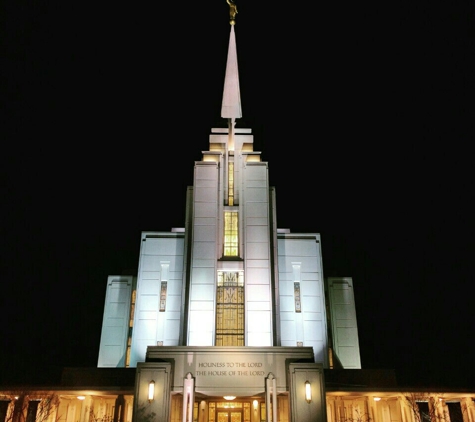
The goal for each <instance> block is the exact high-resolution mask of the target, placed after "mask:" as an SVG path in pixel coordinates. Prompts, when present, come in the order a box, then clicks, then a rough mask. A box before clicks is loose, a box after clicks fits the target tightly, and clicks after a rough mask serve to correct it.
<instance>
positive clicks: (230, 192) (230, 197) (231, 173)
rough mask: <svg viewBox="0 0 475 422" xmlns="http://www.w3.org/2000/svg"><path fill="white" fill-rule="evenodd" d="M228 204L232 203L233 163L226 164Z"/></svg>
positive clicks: (231, 204)
mask: <svg viewBox="0 0 475 422" xmlns="http://www.w3.org/2000/svg"><path fill="white" fill-rule="evenodd" d="M228 205H230V206H233V205H234V163H233V162H230V163H229V165H228Z"/></svg>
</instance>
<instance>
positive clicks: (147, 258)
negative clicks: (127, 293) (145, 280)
mask: <svg viewBox="0 0 475 422" xmlns="http://www.w3.org/2000/svg"><path fill="white" fill-rule="evenodd" d="M140 270H141V272H142V271H147V272H150V271H155V272H157V271H158V272H159V271H160V270H161V267H160V260H159V259H157V256H156V255H142V256H141V257H140Z"/></svg>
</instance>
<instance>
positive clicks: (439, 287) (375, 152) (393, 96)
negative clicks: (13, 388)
mask: <svg viewBox="0 0 475 422" xmlns="http://www.w3.org/2000/svg"><path fill="white" fill-rule="evenodd" d="M256 3H259V4H256ZM237 6H238V15H237V20H236V26H235V31H236V41H237V51H238V65H239V71H240V87H241V100H242V110H243V118H242V119H240V120H238V122H237V125H236V126H237V127H250V128H252V129H253V133H254V135H255V137H254V142H255V148H254V149H255V150H257V151H262V159H263V160H264V161H267V162H268V163H269V175H270V181H271V185H273V186H275V187H276V192H277V219H278V226H279V227H280V228H290V229H291V231H293V232H312V233H320V234H321V236H322V251H323V252H322V253H323V265H324V276H349V277H353V283H354V286H355V287H354V288H355V299H356V306H357V319H358V327H359V341H360V349H361V360H362V366H363V368H368V369H369V368H386V369H396V371H397V373H398V374H400V375H399V376H400V377H401V380H403V381H406V380H408V381H410V382H427V383H429V382H430V383H442V384H445V385H457V386H462V385H469V384H472V385H473V384H475V381H474V379H475V376H474V375H475V371H474V369H473V350H474V343H475V337H474V324H475V313H474V311H473V309H474V305H475V301H474V293H473V292H474V290H475V289H474V287H473V286H474V282H475V271H474V268H473V262H474V256H475V241H474V239H475V238H474V235H475V230H474V228H475V223H474V215H475V214H474V211H475V207H474V202H475V198H474V174H473V168H474V155H473V143H474V140H475V136H474V135H475V131H474V129H475V128H474V126H475V125H474V121H475V106H474V101H473V98H474V96H473V94H474V92H475V89H474V88H475V86H474V76H473V75H474V70H475V69H474V68H475V66H474V63H473V53H474V51H475V48H474V47H475V32H474V25H473V22H474V18H475V13H474V4H473V2H472V1H467V2H463V1H462V2H452V3H451V4H450V5H449V4H447V2H445V4H442V3H440V4H439V3H436V2H428V1H426V2H416V3H415V2H409V1H402V2H399V3H394V2H393V3H387V2H386V3H385V2H374V1H371V2H369V3H368V2H366V3H364V2H363V3H362V2H347V3H342V2H338V3H332V4H328V3H327V4H315V3H312V4H308V3H307V4H303V3H298V2H293V3H289V4H285V5H284V4H280V5H276V4H271V3H265V4H263V3H262V2H251V1H249V0H243V1H242V2H237ZM2 9H3V11H2V15H3V20H4V23H3V29H4V32H3V35H2V54H1V56H0V57H1V60H2V62H1V66H0V71H1V75H0V81H1V82H0V84H1V94H0V95H1V100H2V101H1V108H0V118H1V120H0V137H1V139H2V153H1V154H0V159H1V166H0V193H1V207H0V222H1V225H0V247H1V250H0V280H1V290H0V310H1V314H2V324H1V327H0V338H1V340H2V341H1V345H2V347H1V348H0V360H1V362H0V370H1V373H0V384H1V383H5V382H12V381H15V382H22V381H24V380H25V379H28V380H31V379H32V378H34V379H45V378H46V379H48V378H49V379H51V378H52V375H49V376H45V374H54V373H59V372H60V370H61V368H62V367H65V366H68V367H77V366H79V367H82V366H84V367H94V366H96V365H97V357H98V352H99V340H100V331H101V324H102V311H103V305H104V298H105V290H106V281H107V276H108V275H115V274H121V273H125V272H128V271H132V272H135V271H136V270H137V264H138V256H139V247H140V233H141V231H148V230H163V231H169V230H170V229H171V228H172V227H183V225H184V218H185V193H186V187H187V186H188V185H191V184H192V183H193V164H194V161H195V160H200V159H201V156H202V155H201V152H202V151H203V150H206V149H207V148H208V135H209V133H210V130H211V128H212V127H223V126H225V125H226V122H225V121H224V120H223V119H221V118H220V107H221V96H222V89H223V80H224V71H225V62H226V54H227V45H228V40H229V30H230V27H229V23H228V5H227V4H226V2H225V0H220V1H218V0H214V1H210V2H202V3H196V2H193V3H191V2H189V3H185V2H173V3H167V4H163V3H160V4H158V3H148V4H135V3H131V2H128V3H125V2H119V3H117V2H115V3H113V2H109V3H101V4H88V3H74V4H73V3H70V2H64V1H57V0H52V1H43V0H41V1H37V2H32V1H26V0H15V1H6V2H4V4H3V5H2Z"/></svg>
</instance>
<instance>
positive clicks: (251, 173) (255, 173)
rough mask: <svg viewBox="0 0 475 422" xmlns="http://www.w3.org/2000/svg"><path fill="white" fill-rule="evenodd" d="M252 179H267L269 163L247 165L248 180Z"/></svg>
mask: <svg viewBox="0 0 475 422" xmlns="http://www.w3.org/2000/svg"><path fill="white" fill-rule="evenodd" d="M251 180H265V181H267V163H265V162H261V163H255V164H254V163H253V164H248V165H247V166H246V182H247V183H249V182H250V181H251Z"/></svg>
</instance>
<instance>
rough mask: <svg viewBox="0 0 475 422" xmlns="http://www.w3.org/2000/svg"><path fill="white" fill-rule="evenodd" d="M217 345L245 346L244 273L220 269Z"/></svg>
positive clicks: (217, 304) (217, 303) (217, 302)
mask: <svg viewBox="0 0 475 422" xmlns="http://www.w3.org/2000/svg"><path fill="white" fill-rule="evenodd" d="M216 346H244V274H243V272H240V271H235V272H226V271H218V286H217V295H216Z"/></svg>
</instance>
